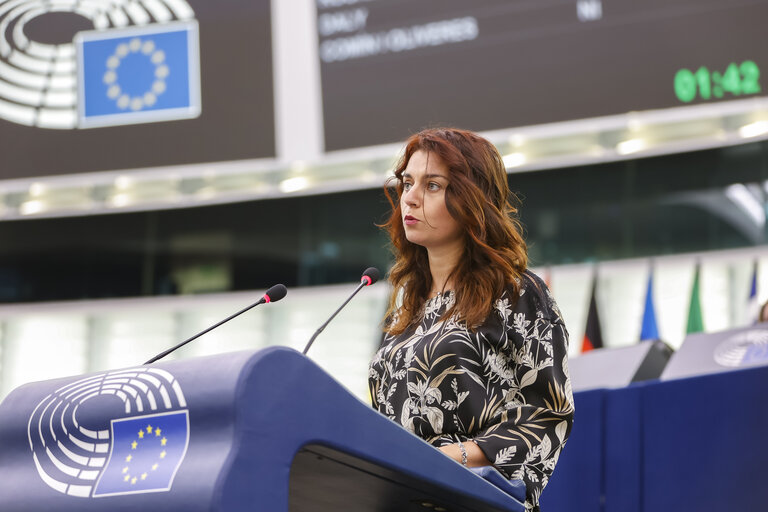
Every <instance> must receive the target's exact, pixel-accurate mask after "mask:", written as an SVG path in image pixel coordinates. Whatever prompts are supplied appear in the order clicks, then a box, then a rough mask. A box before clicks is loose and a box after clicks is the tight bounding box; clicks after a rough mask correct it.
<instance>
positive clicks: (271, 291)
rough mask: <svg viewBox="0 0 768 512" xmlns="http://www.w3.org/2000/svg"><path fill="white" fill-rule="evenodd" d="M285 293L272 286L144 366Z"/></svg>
mask: <svg viewBox="0 0 768 512" xmlns="http://www.w3.org/2000/svg"><path fill="white" fill-rule="evenodd" d="M287 293H288V289H287V288H286V287H285V285H282V284H276V285H275V286H273V287H272V288H270V289H269V290H267V293H265V294H264V295H263V296H262V297H261V298H260V299H259V300H258V302H254V303H253V304H251V305H250V306H248V307H247V308H243V309H241V310H240V311H238V312H237V313H235V314H234V315H230V316H228V317H227V318H225V319H224V320H222V321H221V322H219V323H217V324H216V325H212V326H211V327H209V328H207V329H206V330H204V331H202V332H199V333H197V334H195V335H194V336H192V337H191V338H187V339H186V340H184V341H182V342H181V343H179V344H178V345H176V346H174V347H171V348H169V349H168V350H166V351H164V352H161V353H159V354H157V355H156V356H155V357H153V358H152V359H150V360H149V361H147V362H146V363H144V364H151V363H154V362H155V361H157V360H159V359H162V358H164V357H165V356H167V355H168V354H170V353H171V352H173V351H174V350H176V349H178V348H181V347H183V346H184V345H186V344H187V343H189V342H190V341H192V340H194V339H197V338H199V337H200V336H202V335H203V334H205V333H207V332H208V331H212V330H213V329H215V328H217V327H218V326H220V325H221V324H223V323H226V322H229V321H230V320H232V319H233V318H235V317H236V316H238V315H242V314H243V313H245V312H246V311H248V310H249V309H251V308H254V307H256V306H258V305H259V304H268V303H270V302H277V301H279V300H280V299H282V298H283V297H285V295H286V294H287Z"/></svg>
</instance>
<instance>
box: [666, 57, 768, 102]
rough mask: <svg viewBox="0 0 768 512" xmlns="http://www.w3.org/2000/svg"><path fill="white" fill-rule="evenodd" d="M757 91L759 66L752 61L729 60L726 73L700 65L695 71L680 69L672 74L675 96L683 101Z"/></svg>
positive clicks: (743, 94) (740, 94) (758, 88)
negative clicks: (738, 62) (673, 76)
mask: <svg viewBox="0 0 768 512" xmlns="http://www.w3.org/2000/svg"><path fill="white" fill-rule="evenodd" d="M759 92H760V68H759V67H758V66H757V64H756V63H755V62H754V61H751V60H745V61H744V62H742V63H741V64H736V63H735V62H732V63H730V64H729V65H728V67H727V68H726V70H725V72H720V71H711V72H710V70H709V69H707V68H706V67H704V66H702V67H700V68H699V69H697V70H696V71H691V70H690V69H681V70H679V71H678V72H677V73H675V95H676V96H677V99H679V100H680V101H682V102H683V103H690V102H692V101H693V100H695V99H697V97H698V99H702V100H709V99H720V98H724V97H725V96H726V95H728V94H730V95H732V96H746V95H749V94H758V93H759Z"/></svg>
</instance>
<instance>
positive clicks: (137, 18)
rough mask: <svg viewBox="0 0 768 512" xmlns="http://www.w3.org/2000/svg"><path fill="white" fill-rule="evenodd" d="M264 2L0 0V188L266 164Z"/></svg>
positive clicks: (269, 138)
mask: <svg viewBox="0 0 768 512" xmlns="http://www.w3.org/2000/svg"><path fill="white" fill-rule="evenodd" d="M272 84H273V78H272V33H271V24H270V1H269V0H250V1H248V2H241V1H238V0H221V1H216V2H207V1H203V0H152V1H149V0H138V1H136V2H75V1H72V2H67V1H63V2H39V3H37V4H33V3H23V2H16V1H13V0H10V1H8V0H0V159H1V160H0V179H9V178H29V177H38V176H53V175H64V174H71V173H87V172H94V171H106V170H123V169H135V168H147V167H160V166H167V165H183V164H193V163H205V162H220V161H231V160H243V159H253V158H270V157H274V156H275V136H274V106H273V85H272Z"/></svg>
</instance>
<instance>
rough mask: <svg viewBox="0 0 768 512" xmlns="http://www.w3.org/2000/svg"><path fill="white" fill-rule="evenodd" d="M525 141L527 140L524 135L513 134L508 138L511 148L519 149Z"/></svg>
mask: <svg viewBox="0 0 768 512" xmlns="http://www.w3.org/2000/svg"><path fill="white" fill-rule="evenodd" d="M526 140H527V139H526V137H525V135H523V134H522V133H514V134H512V135H510V137H509V144H510V145H511V146H512V147H513V148H519V147H520V146H522V145H523V144H525V141H526Z"/></svg>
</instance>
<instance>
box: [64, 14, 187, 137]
mask: <svg viewBox="0 0 768 512" xmlns="http://www.w3.org/2000/svg"><path fill="white" fill-rule="evenodd" d="M75 45H76V47H77V56H78V117H79V127H81V128H90V127H97V126H111V125H120V124H135V123H147V122H156V121H169V120H174V119H185V118H193V117H197V116H198V115H199V114H200V72H199V49H198V37H197V22H195V21H185V22H176V23H169V24H153V25H146V26H141V27H131V28H127V29H113V30H94V31H88V32H81V33H79V34H78V35H77V37H76V38H75Z"/></svg>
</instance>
